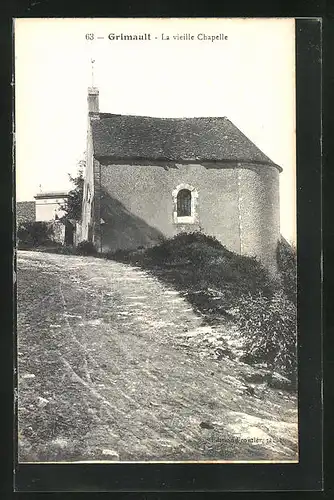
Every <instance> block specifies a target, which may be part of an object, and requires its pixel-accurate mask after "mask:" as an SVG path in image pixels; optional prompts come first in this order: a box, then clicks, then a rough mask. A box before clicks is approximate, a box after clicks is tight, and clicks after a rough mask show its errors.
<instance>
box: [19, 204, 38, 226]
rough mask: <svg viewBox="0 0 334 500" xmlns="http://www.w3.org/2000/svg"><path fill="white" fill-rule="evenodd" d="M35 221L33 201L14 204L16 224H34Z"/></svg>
mask: <svg viewBox="0 0 334 500" xmlns="http://www.w3.org/2000/svg"><path fill="white" fill-rule="evenodd" d="M35 220H36V204H35V202H34V201H18V202H17V203H16V224H17V226H19V225H20V224H21V223H22V222H34V221H35Z"/></svg>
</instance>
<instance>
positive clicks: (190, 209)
mask: <svg viewBox="0 0 334 500" xmlns="http://www.w3.org/2000/svg"><path fill="white" fill-rule="evenodd" d="M172 196H173V222H174V224H197V223H198V222H199V215H198V192H197V190H196V189H195V188H194V186H191V185H190V184H179V185H178V186H176V188H175V189H174V190H173V191H172Z"/></svg>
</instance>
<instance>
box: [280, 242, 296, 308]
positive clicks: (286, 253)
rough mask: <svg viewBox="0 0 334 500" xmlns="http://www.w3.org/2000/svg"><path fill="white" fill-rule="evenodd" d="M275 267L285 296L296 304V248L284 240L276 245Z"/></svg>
mask: <svg viewBox="0 0 334 500" xmlns="http://www.w3.org/2000/svg"><path fill="white" fill-rule="evenodd" d="M276 255H277V266H278V271H279V273H280V275H281V278H282V283H283V287H284V290H285V293H286V295H287V296H288V298H289V299H290V300H292V301H293V303H294V304H296V302H297V253H296V248H294V247H293V246H292V245H290V244H289V243H288V242H287V241H286V240H285V239H284V238H281V239H280V240H279V242H278V244H277V253H276Z"/></svg>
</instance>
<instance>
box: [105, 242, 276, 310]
mask: <svg viewBox="0 0 334 500" xmlns="http://www.w3.org/2000/svg"><path fill="white" fill-rule="evenodd" d="M107 258H111V259H114V260H119V261H122V262H127V263H132V264H135V265H140V266H142V267H144V268H147V269H150V270H151V271H152V272H154V273H156V274H158V275H159V277H160V278H161V279H164V280H166V281H168V282H170V283H172V284H173V285H174V286H175V287H176V288H178V289H180V290H182V291H187V292H191V293H193V301H195V302H196V307H198V308H199V309H200V310H201V311H202V312H205V313H207V312H210V311H211V312H212V311H213V310H214V309H215V306H214V304H213V302H214V298H213V297H212V296H211V295H212V294H211V293H208V290H210V289H214V290H215V291H216V292H217V293H218V294H219V295H220V296H221V297H222V296H223V297H224V298H223V299H222V300H221V301H220V302H219V306H221V307H224V308H225V309H226V308H229V307H232V306H233V302H234V300H235V299H236V297H238V296H240V295H244V294H245V293H247V292H250V293H255V292H256V291H258V290H261V291H262V293H263V294H265V295H267V296H271V295H272V294H273V293H274V291H275V287H276V283H275V281H274V280H273V278H272V277H271V276H270V275H269V273H268V272H267V270H266V269H265V268H264V267H263V266H262V265H261V264H260V263H259V262H258V261H257V260H256V259H253V258H249V257H244V256H241V255H238V254H236V253H233V252H231V251H229V250H228V249H227V248H225V247H224V246H223V245H222V244H221V243H220V242H219V241H218V240H217V239H216V238H213V237H211V236H206V235H205V234H203V233H199V232H193V233H180V234H178V235H177V236H174V237H173V238H170V239H167V240H165V241H164V242H162V243H161V244H159V245H156V246H154V247H152V248H148V249H146V250H140V251H139V250H135V251H130V250H128V251H126V250H122V251H120V250H119V251H116V252H114V253H110V254H108V255H107ZM188 297H189V295H188ZM222 302H223V303H222ZM216 304H217V305H218V302H217V301H216Z"/></svg>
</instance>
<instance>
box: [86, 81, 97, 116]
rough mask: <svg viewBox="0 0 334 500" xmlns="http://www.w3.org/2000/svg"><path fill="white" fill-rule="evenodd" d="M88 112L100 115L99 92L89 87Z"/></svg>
mask: <svg viewBox="0 0 334 500" xmlns="http://www.w3.org/2000/svg"><path fill="white" fill-rule="evenodd" d="M87 102H88V112H89V113H99V111H100V110H99V90H98V89H97V88H96V87H88V96H87Z"/></svg>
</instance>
